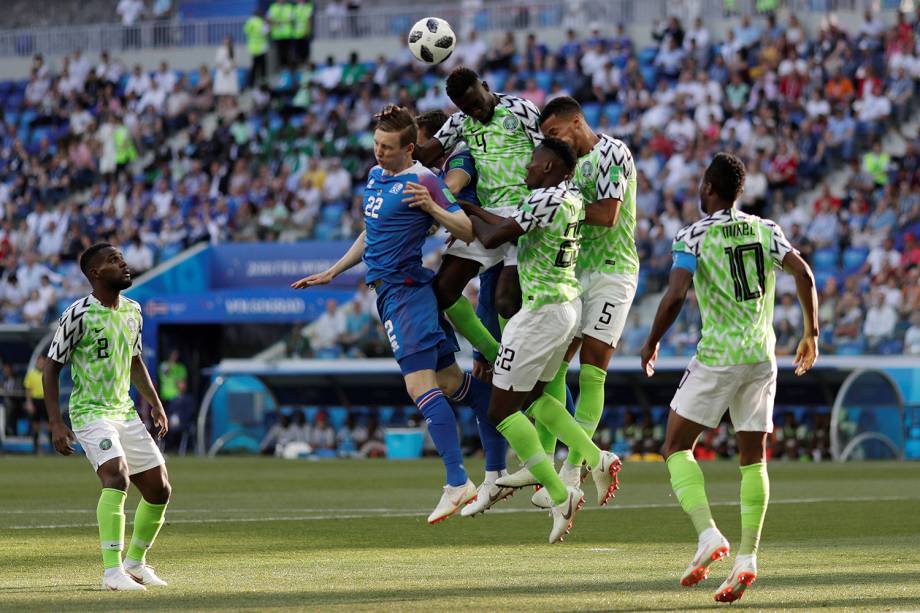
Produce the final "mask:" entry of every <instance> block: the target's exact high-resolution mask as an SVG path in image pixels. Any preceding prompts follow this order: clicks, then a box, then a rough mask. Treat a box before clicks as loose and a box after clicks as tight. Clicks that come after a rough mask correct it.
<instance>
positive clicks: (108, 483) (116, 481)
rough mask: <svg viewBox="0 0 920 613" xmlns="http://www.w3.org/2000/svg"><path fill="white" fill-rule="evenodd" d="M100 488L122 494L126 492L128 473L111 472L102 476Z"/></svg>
mask: <svg viewBox="0 0 920 613" xmlns="http://www.w3.org/2000/svg"><path fill="white" fill-rule="evenodd" d="M102 487H104V488H106V489H110V490H121V491H122V492H124V491H127V489H128V473H127V471H124V472H122V471H119V470H112V471H109V472H107V473H105V474H104V475H102Z"/></svg>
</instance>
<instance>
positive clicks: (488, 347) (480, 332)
mask: <svg viewBox="0 0 920 613" xmlns="http://www.w3.org/2000/svg"><path fill="white" fill-rule="evenodd" d="M444 314H445V315H447V317H448V319H450V321H451V323H452V324H454V327H456V328H457V331H458V332H460V334H462V335H463V337H464V338H465V339H466V340H468V341H469V342H470V343H472V345H473V347H475V348H476V349H478V350H479V352H480V353H482V355H483V357H484V358H485V359H486V360H488V361H489V363H490V364H491V363H493V362H495V358H496V357H498V341H497V340H495V339H494V338H493V337H492V334H491V333H490V332H489V330H488V329H486V327H485V326H484V325H482V322H481V321H480V320H479V318H478V317H476V311H474V310H473V305H472V304H470V301H469V300H467V299H466V297H464V296H460V299H459V300H457V302H455V303H453V304H452V305H450V306H449V307H447V308H446V309H444Z"/></svg>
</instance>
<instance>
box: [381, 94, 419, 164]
mask: <svg viewBox="0 0 920 613" xmlns="http://www.w3.org/2000/svg"><path fill="white" fill-rule="evenodd" d="M374 119H376V121H377V128H376V130H374V157H376V158H377V163H378V164H380V167H381V168H383V169H384V170H386V171H389V172H393V173H396V172H402V171H403V170H405V169H406V168H408V167H409V166H411V165H412V152H413V151H414V150H415V142H416V141H417V140H418V126H417V125H416V123H415V118H414V117H413V116H412V113H410V112H409V111H408V110H407V109H406V108H404V107H401V106H396V105H395V104H389V105H387V106H385V107H383V110H382V111H380V112H379V113H378V114H377V115H376V116H375V117H374Z"/></svg>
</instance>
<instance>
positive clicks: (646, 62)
mask: <svg viewBox="0 0 920 613" xmlns="http://www.w3.org/2000/svg"><path fill="white" fill-rule="evenodd" d="M656 55H658V47H646V48H645V49H642V50H641V51H639V66H640V67H643V66H651V65H652V62H654V61H655V56H656Z"/></svg>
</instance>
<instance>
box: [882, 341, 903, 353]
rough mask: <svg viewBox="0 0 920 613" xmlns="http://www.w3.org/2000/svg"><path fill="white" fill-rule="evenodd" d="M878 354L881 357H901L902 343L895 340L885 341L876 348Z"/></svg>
mask: <svg viewBox="0 0 920 613" xmlns="http://www.w3.org/2000/svg"><path fill="white" fill-rule="evenodd" d="M878 352H879V353H880V354H882V355H901V354H902V353H904V343H902V342H901V341H899V340H897V339H892V340H890V341H885V342H883V343H881V344H880V345H879V346H878Z"/></svg>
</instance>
